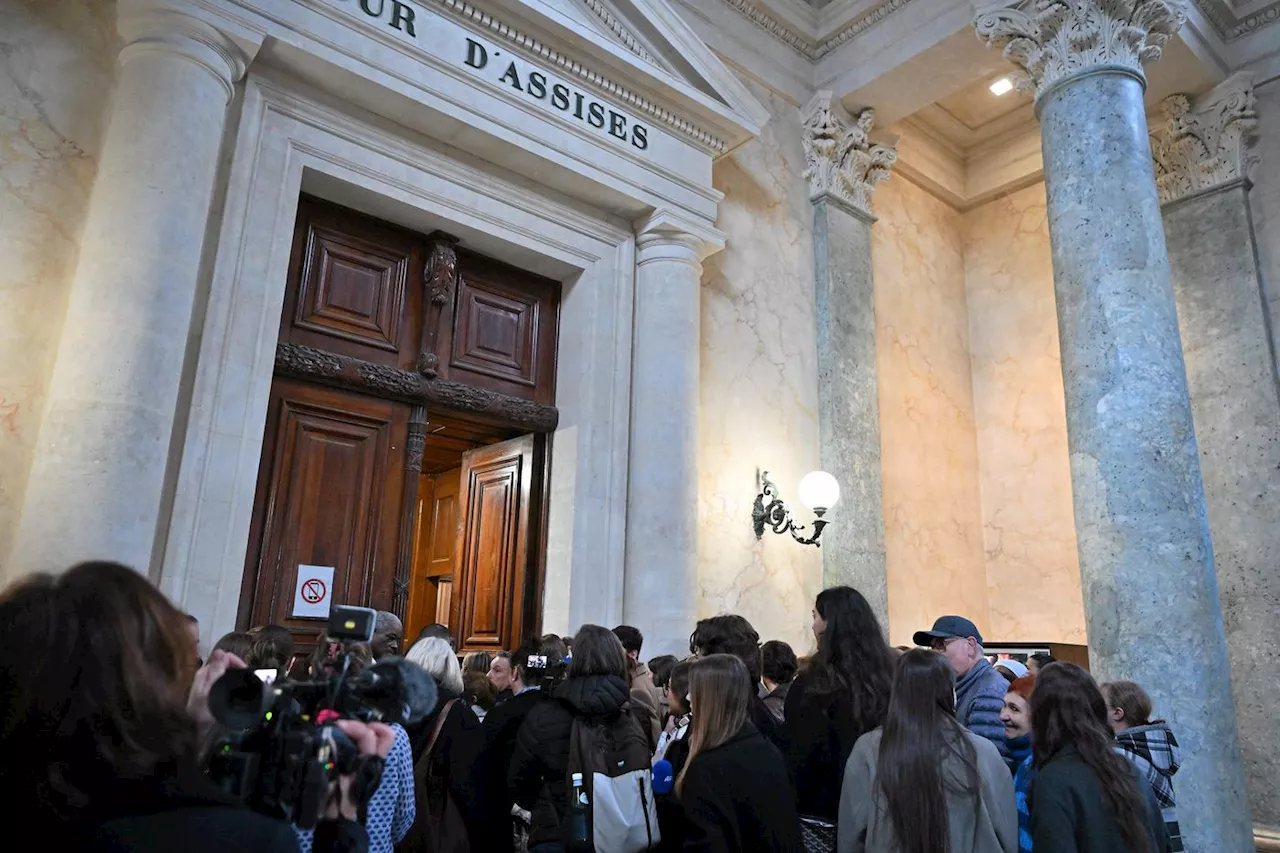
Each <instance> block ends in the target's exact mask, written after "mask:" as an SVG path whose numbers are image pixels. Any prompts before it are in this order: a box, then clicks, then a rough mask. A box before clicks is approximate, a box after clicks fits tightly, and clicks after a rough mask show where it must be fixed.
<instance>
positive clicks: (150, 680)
mask: <svg viewBox="0 0 1280 853" xmlns="http://www.w3.org/2000/svg"><path fill="white" fill-rule="evenodd" d="M185 622H186V620H185V618H184V617H183V615H182V614H181V613H180V612H179V611H178V610H176V609H175V608H174V607H173V606H172V605H171V604H169V602H168V601H167V600H166V599H165V597H164V596H163V595H161V594H160V592H159V591H157V590H156V589H155V587H153V586H151V584H150V583H148V582H147V580H146V579H145V578H144V577H143V576H141V575H139V574H137V573H136V572H134V571H132V570H130V569H128V568H126V567H125V566H122V565H119V564H117V563H107V562H97V563H82V564H80V565H77V566H74V567H72V568H71V569H69V570H68V571H67V572H66V573H64V574H62V575H60V576H58V577H54V576H52V575H47V574H40V575H33V576H29V577H27V578H24V579H23V580H21V581H19V582H18V583H16V584H14V585H13V586H11V587H9V588H8V589H7V590H6V591H5V592H4V593H3V594H0V707H2V708H3V710H2V711H0V713H2V714H3V726H2V727H0V750H3V755H4V759H5V760H4V761H3V762H0V788H3V790H4V791H5V793H6V796H5V804H6V808H7V810H8V817H9V820H8V821H7V824H8V826H10V827H20V826H28V827H35V828H37V830H38V831H39V833H40V846H41V847H47V848H48V849H53V850H85V851H111V852H112V853H117V851H137V853H150V851H156V853H160V851H166V852H167V851H173V850H179V849H180V850H183V851H184V853H205V851H208V853H239V851H246V853H256V851H264V852H265V851H272V853H276V851H295V850H297V843H296V841H295V839H294V836H293V831H292V829H291V828H290V827H289V825H288V824H286V823H284V822H282V821H277V820H272V819H270V818H267V817H264V816H262V815H258V814H255V813H253V812H251V811H249V810H247V809H245V808H243V807H241V806H240V805H239V804H238V803H235V802H231V801H228V800H227V799H226V798H224V797H223V796H221V795H220V793H219V792H218V791H217V789H216V788H215V787H214V786H213V784H212V783H211V782H210V781H209V780H208V779H207V778H206V777H205V775H204V774H203V772H202V770H201V761H200V755H199V742H200V736H201V732H200V724H201V721H207V720H208V719H209V716H208V710H207V707H206V705H207V697H208V691H209V688H210V686H211V685H212V684H213V683H214V681H216V680H217V678H218V677H219V676H220V675H222V674H223V673H224V672H225V671H226V670H227V669H228V668H232V667H242V666H243V665H244V664H243V662H242V661H241V660H239V659H238V658H236V657H234V656H233V655H229V654H227V653H225V652H215V653H214V654H212V655H211V656H210V660H209V662H208V663H207V664H206V665H205V666H204V667H203V668H202V669H201V670H200V672H198V673H196V674H195V678H194V679H193V678H192V670H193V669H194V664H195V657H196V655H195V649H194V648H193V644H192V640H191V634H190V631H189V629H188V627H187V625H186V624H185ZM188 685H191V686H190V693H188ZM188 703H190V707H191V708H193V709H195V710H196V711H197V712H198V716H199V719H197V716H195V715H193V714H192V713H191V712H190V711H189V710H188V707H189V706H188ZM337 725H338V726H339V728H341V730H342V731H343V732H344V733H346V734H347V736H348V737H350V738H351V740H352V741H353V742H354V744H355V746H356V747H357V749H358V750H359V751H360V754H362V755H373V754H378V755H382V756H385V755H386V753H387V752H388V751H389V750H390V748H391V744H392V741H393V735H392V733H391V730H390V729H389V728H387V727H386V726H381V725H376V724H374V725H364V724H361V723H355V722H350V723H348V722H347V721H343V722H340V723H338V724H337ZM355 814H356V803H355V802H353V799H352V795H351V780H350V779H342V780H340V781H339V782H338V783H336V784H334V785H333V786H332V788H331V796H330V802H329V804H328V809H327V811H326V818H327V821H326V823H325V824H324V825H325V826H326V829H327V830H328V832H327V839H328V840H327V842H326V843H327V845H328V846H325V847H321V846H320V845H317V850H322V849H323V850H360V849H362V847H361V846H360V845H361V844H362V843H363V840H364V839H363V829H362V828H361V827H359V826H358V824H354V822H353V820H352V819H353V817H354V815H355Z"/></svg>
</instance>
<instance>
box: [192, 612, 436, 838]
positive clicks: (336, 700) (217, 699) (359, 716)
mask: <svg viewBox="0 0 1280 853" xmlns="http://www.w3.org/2000/svg"><path fill="white" fill-rule="evenodd" d="M376 616H377V613H376V612H375V611H373V610H370V609H369V608H367V607H344V606H341V605H335V606H334V607H333V609H332V611H331V612H330V615H329V625H328V629H327V635H328V638H329V639H330V641H332V643H333V644H335V647H334V648H331V654H330V655H329V656H328V658H327V659H326V661H325V663H324V665H323V668H322V671H321V672H320V673H312V679H311V680H309V681H294V680H284V681H275V682H273V683H270V684H267V683H264V682H263V681H262V679H260V678H259V677H258V675H257V674H255V673H254V672H253V671H251V670H247V669H235V670H229V671H228V672H227V673H226V674H225V675H223V676H222V677H221V678H219V679H218V680H217V681H216V682H215V683H214V685H213V688H212V690H211V691H210V693H209V709H210V710H211V711H212V712H213V717H214V719H215V720H217V721H218V722H219V723H221V724H222V726H223V727H224V728H225V730H226V733H225V736H224V737H223V738H222V739H220V740H219V741H218V743H217V744H216V745H215V746H214V749H213V752H212V753H211V755H210V758H209V763H208V774H209V777H210V778H211V779H212V780H213V782H214V783H215V784H216V785H218V787H219V788H220V789H221V790H222V791H223V792H224V793H226V794H228V795H229V796H232V797H235V798H237V799H239V800H240V801H242V802H243V803H245V805H247V806H248V807H249V808H251V809H253V810H254V811H256V812H259V813H260V814H265V815H268V816H270V817H275V818H279V819H281V820H286V821H289V822H291V823H294V824H297V826H299V827H301V828H302V829H310V828H312V827H314V826H315V825H316V822H317V821H318V820H319V818H320V816H321V813H322V811H323V809H324V807H325V804H326V802H327V801H328V797H329V785H330V782H332V781H334V780H335V779H337V778H338V776H340V775H346V774H352V773H355V774H357V776H356V788H357V789H358V791H361V792H364V797H365V798H366V799H367V797H368V796H370V795H372V793H373V791H374V790H376V788H377V785H378V780H379V778H380V776H381V773H382V765H381V759H376V760H373V761H370V760H368V759H367V758H366V759H364V760H361V757H360V756H359V754H358V753H357V750H356V748H355V744H353V743H352V742H351V740H350V738H348V737H347V736H346V735H345V734H343V732H342V731H341V730H340V729H339V728H337V727H336V726H334V725H333V723H334V722H335V721H337V720H343V719H354V720H360V721H363V722H388V723H402V724H403V723H413V722H417V721H418V720H421V719H422V718H424V717H425V716H427V715H428V714H430V713H431V711H432V710H433V709H434V708H435V704H436V687H435V682H434V681H433V680H432V679H431V677H430V676H429V675H427V674H426V672H424V671H423V670H422V669H420V668H419V667H417V666H415V665H414V664H412V663H408V662H407V661H405V660H403V659H401V658H384V659H383V660H381V661H379V662H377V663H376V664H374V665H372V666H370V667H369V668H368V669H365V670H364V671H363V672H360V673H358V674H356V673H353V672H351V655H350V654H349V653H348V652H347V650H346V647H347V645H348V644H350V643H356V642H360V643H368V642H369V641H370V640H372V639H373V627H374V620H375V618H376ZM357 798H358V799H359V798H360V797H359V796H358V797H357Z"/></svg>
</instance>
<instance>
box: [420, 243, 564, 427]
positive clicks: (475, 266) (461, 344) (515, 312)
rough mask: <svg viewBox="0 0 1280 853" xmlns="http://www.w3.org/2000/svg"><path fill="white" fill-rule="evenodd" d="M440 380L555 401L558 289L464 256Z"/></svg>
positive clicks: (460, 260)
mask: <svg viewBox="0 0 1280 853" xmlns="http://www.w3.org/2000/svg"><path fill="white" fill-rule="evenodd" d="M457 255H458V278H459V283H458V288H457V294H456V297H455V299H454V304H453V311H452V315H451V316H452V325H451V327H450V328H448V329H447V330H444V331H443V332H442V335H441V344H440V346H441V351H442V352H445V353H447V354H448V357H447V360H446V361H445V363H444V364H443V365H442V366H441V370H440V376H441V377H442V378H444V379H451V380H453V381H454V382H465V383H468V384H471V385H475V386H476V387H479V388H487V389H490V390H492V391H498V392H500V393H503V394H510V395H511V396H513V397H521V398H523V399H526V400H533V401H535V402H539V403H551V402H553V401H554V400H555V370H556V341H557V336H558V334H559V330H558V324H559V311H560V285H559V284H558V283H557V282H554V281H551V280H549V279H543V278H539V277H538V276H534V275H531V274H529V273H525V272H521V271H519V270H514V269H512V268H511V267H507V266H506V265H504V264H500V263H498V262H497V261H494V260H491V259H489V258H484V257H481V256H479V255H474V254H471V253H468V252H466V251H463V250H458V253H457Z"/></svg>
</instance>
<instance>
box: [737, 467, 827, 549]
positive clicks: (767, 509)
mask: <svg viewBox="0 0 1280 853" xmlns="http://www.w3.org/2000/svg"><path fill="white" fill-rule="evenodd" d="M757 479H758V481H759V483H760V494H758V495H756V504H755V507H754V508H752V510H751V522H752V524H753V525H754V526H755V530H756V538H757V539H760V538H762V537H763V536H764V529H765V528H766V527H770V528H772V529H773V532H774V533H784V532H790V533H791V538H792V539H795V540H796V541H797V542H799V543H800V544H801V545H815V546H817V547H819V548H820V547H822V546H821V545H819V544H818V537H820V536H821V535H822V529H823V528H824V527H826V526H827V522H826V520H825V519H823V516H824V515H826V514H827V510H829V509H831V507H832V506H834V505H835V503H836V501H838V500H840V484H839V483H837V482H836V478H835V477H832V476H831V475H830V474H828V473H827V472H826V471H811V472H810V473H808V474H805V475H804V478H803V479H802V480H801V481H800V488H799V492H800V502H801V503H803V504H804V505H805V506H807V507H809V509H811V510H813V514H814V515H815V516H817V518H815V519H814V521H813V535H812V536H809V537H807V538H806V537H805V536H804V535H802V534H803V533H804V531H805V530H806V529H807V528H806V527H805V526H804V525H803V524H796V523H795V521H794V520H793V519H792V517H791V510H790V509H788V508H787V505H786V504H785V503H783V501H782V498H780V497H778V487H777V486H775V485H774V484H773V481H771V480H770V479H769V472H768V471H764V472H761V473H760V474H758V475H757ZM766 498H768V503H766V502H765V499H766Z"/></svg>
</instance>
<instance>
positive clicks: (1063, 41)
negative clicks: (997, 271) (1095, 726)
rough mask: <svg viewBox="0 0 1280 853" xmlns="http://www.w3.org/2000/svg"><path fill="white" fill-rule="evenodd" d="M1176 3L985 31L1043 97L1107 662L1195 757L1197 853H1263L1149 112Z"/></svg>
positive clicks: (1091, 623)
mask: <svg viewBox="0 0 1280 853" xmlns="http://www.w3.org/2000/svg"><path fill="white" fill-rule="evenodd" d="M1184 14H1185V13H1184V11H1183V9H1182V8H1181V7H1180V6H1179V5H1177V3H1176V0H1073V2H1071V3H1070V4H1068V3H1065V2H1061V0H1037V2H1036V3H1035V6H1034V8H1033V9H1032V10H1031V11H1030V12H1027V11H1022V10H1018V9H999V10H994V11H991V12H987V13H983V14H981V15H979V16H978V19H977V22H976V24H977V28H978V34H979V37H980V38H982V39H984V40H985V41H988V42H990V43H995V44H1000V45H1004V46H1005V51H1004V55H1005V57H1006V58H1007V59H1009V60H1010V61H1012V62H1013V63H1015V64H1016V65H1018V66H1019V67H1021V68H1022V69H1023V70H1024V71H1025V72H1026V73H1027V75H1028V76H1029V78H1030V82H1031V83H1032V84H1034V86H1035V88H1036V104H1035V106H1036V113H1037V115H1038V116H1039V119H1040V125H1041V145H1042V150H1043V155H1044V170H1045V187H1046V190H1047V195H1048V213H1049V238H1050V244H1051V250H1052V259H1053V273H1054V290H1055V293H1056V295H1057V303H1058V325H1059V329H1060V339H1061V346H1062V374H1063V384H1064V391H1065V397H1066V408H1067V443H1068V448H1069V451H1070V455H1071V485H1072V490H1073V498H1074V504H1075V520H1076V529H1077V534H1078V542H1079V553H1080V571H1081V577H1082V580H1083V588H1084V598H1085V601H1084V605H1085V616H1086V623H1087V627H1088V636H1089V651H1090V662H1091V665H1092V668H1093V671H1094V673H1095V675H1096V676H1097V677H1098V678H1099V679H1101V680H1108V679H1114V678H1128V679H1132V680H1134V681H1136V682H1138V683H1139V684H1141V685H1143V686H1144V687H1145V688H1146V689H1147V690H1148V691H1149V692H1150V693H1151V695H1152V698H1153V699H1154V700H1155V705H1156V708H1157V710H1158V711H1159V712H1160V713H1161V716H1164V717H1165V718H1166V719H1168V720H1169V721H1170V723H1171V724H1172V727H1173V729H1174V731H1175V732H1176V733H1177V736H1178V739H1179V740H1180V741H1181V743H1182V754H1183V757H1184V759H1185V763H1184V765H1183V768H1182V770H1181V772H1179V774H1178V777H1177V780H1176V783H1175V784H1176V786H1177V791H1178V813H1179V818H1180V820H1181V823H1182V829H1183V835H1184V837H1185V838H1186V849H1187V850H1189V851H1196V853H1207V851H1214V853H1245V851H1249V850H1252V832H1251V829H1250V822H1249V816H1248V809H1247V808H1245V807H1244V773H1243V769H1242V766H1241V759H1240V742H1239V737H1238V735H1237V731H1236V722H1235V712H1234V703H1233V702H1232V699H1231V681H1230V677H1229V670H1228V664H1227V648H1226V637H1225V635H1224V631H1223V623H1222V611H1221V609H1220V607H1219V603H1218V584H1217V579H1216V576H1215V574H1214V565H1213V547H1212V543H1211V542H1210V538H1209V526H1208V521H1207V518H1206V511H1205V497H1204V485H1203V483H1202V481H1201V474H1200V459H1199V452H1198V450H1197V447H1196V437H1195V430H1194V428H1193V425H1192V414H1191V401H1190V398H1189V396H1188V391H1187V376H1186V371H1185V368H1184V366H1183V359H1182V345H1181V340H1180V338H1179V334H1178V316H1177V311H1176V308H1175V306H1174V298H1173V288H1172V286H1171V283H1170V275H1169V260H1168V254H1167V251H1166V248H1165V237H1164V229H1163V226H1162V224H1161V219H1160V201H1159V198H1158V196H1157V194H1156V184H1155V177H1154V175H1153V172H1152V168H1151V146H1150V143H1149V142H1148V139H1147V123H1146V114H1145V111H1144V108H1143V92H1144V89H1145V84H1146V81H1145V76H1144V74H1143V70H1142V67H1143V65H1144V64H1145V63H1147V62H1151V61H1154V60H1156V59H1158V58H1159V56H1160V53H1161V49H1162V47H1163V46H1164V44H1165V43H1166V42H1167V41H1168V40H1169V38H1171V37H1172V36H1173V34H1174V33H1176V32H1177V31H1178V29H1179V27H1181V25H1182V23H1183V20H1184Z"/></svg>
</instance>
